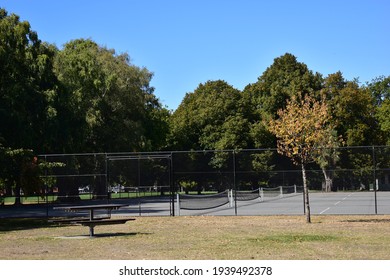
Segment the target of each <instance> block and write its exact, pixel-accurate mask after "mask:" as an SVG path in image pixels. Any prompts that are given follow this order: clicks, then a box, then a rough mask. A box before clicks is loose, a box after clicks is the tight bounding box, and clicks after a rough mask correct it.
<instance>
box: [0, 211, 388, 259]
mask: <svg viewBox="0 0 390 280" xmlns="http://www.w3.org/2000/svg"><path fill="white" fill-rule="evenodd" d="M389 229H390V216H313V223H312V224H306V222H305V218H304V217H303V216H256V217H249V216H244V217H242V216H240V217H209V216H198V217H193V216H192V217H137V218H136V221H133V222H128V223H126V224H124V225H114V226H98V227H96V228H95V233H96V234H97V237H95V238H88V237H87V235H88V228H86V227H82V226H56V225H53V224H48V223H46V222H45V221H43V220H32V219H3V220H0V259H3V260H5V259H14V260H16V259H74V260H77V259H90V260H94V259H102V260H105V259H112V260H119V259H133V260H136V259H137V260H138V259H152V260H157V259H179V260H187V259H190V260H197V259H198V260H203V259H218V260H223V259H231V260H234V259H241V260H242V259H266V260H277V259H285V260H290V259H298V260H303V259H309V260H316V259H320V260H327V259H331V260H332V259H347V260H361V259H363V260H366V259H375V260H383V259H385V260H390V230H389Z"/></svg>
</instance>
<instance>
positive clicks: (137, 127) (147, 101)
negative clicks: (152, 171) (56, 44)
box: [55, 39, 169, 151]
mask: <svg viewBox="0 0 390 280" xmlns="http://www.w3.org/2000/svg"><path fill="white" fill-rule="evenodd" d="M55 69H56V73H57V75H58V79H59V80H60V82H61V83H62V84H63V86H64V88H65V95H66V97H67V98H66V100H67V102H68V104H69V106H70V108H72V111H71V112H70V115H69V116H68V117H67V116H63V117H64V119H65V120H66V121H67V123H66V125H65V128H66V129H67V130H68V131H70V132H71V135H73V137H72V139H71V140H72V141H71V142H72V147H73V150H76V151H142V150H151V149H158V148H160V147H161V146H163V145H164V140H165V135H166V133H167V131H168V123H167V118H169V112H168V110H166V109H165V108H163V107H162V105H161V104H160V102H159V100H158V99H157V98H156V96H155V95H154V94H153V91H154V89H153V88H152V87H151V86H150V80H151V78H152V76H153V75H152V73H151V72H149V71H148V70H147V69H146V68H140V67H137V66H135V65H132V64H131V63H130V57H129V55H128V54H126V53H124V54H119V55H118V54H116V53H115V51H114V50H110V49H107V48H105V47H101V46H99V45H98V44H97V43H95V42H93V41H92V40H89V39H87V40H85V39H78V40H73V41H70V42H69V43H67V44H66V45H65V46H64V48H63V50H61V51H60V52H59V53H58V55H57V58H56V64H55ZM75 124H77V125H75ZM74 127H75V128H74Z"/></svg>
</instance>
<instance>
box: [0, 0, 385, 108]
mask: <svg viewBox="0 0 390 280" xmlns="http://www.w3.org/2000/svg"><path fill="white" fill-rule="evenodd" d="M0 7H2V8H5V9H6V10H7V11H8V12H9V13H15V14H18V15H19V16H20V17H21V20H27V21H29V22H30V24H31V28H32V29H33V30H35V31H36V32H37V33H38V36H39V38H40V39H41V40H43V41H47V42H49V43H53V44H55V45H57V47H59V48H62V46H63V44H64V43H66V42H68V41H70V40H72V39H78V38H90V39H92V40H94V41H95V42H97V43H98V44H100V45H103V46H106V47H108V48H112V49H115V50H116V51H117V52H118V53H121V52H127V53H129V55H130V57H131V58H132V63H133V64H135V65H137V66H145V67H146V68H147V69H149V70H150V71H151V72H153V73H154V77H153V80H152V83H151V85H152V86H154V87H155V94H156V96H157V97H158V98H159V99H160V101H161V103H162V104H163V105H166V106H167V107H168V108H169V109H172V110H174V109H176V108H177V106H178V105H179V104H180V103H181V101H182V99H183V97H184V96H185V94H186V93H187V92H193V91H194V90H195V89H196V88H197V87H198V85H199V84H200V83H204V82H206V81H208V80H217V79H222V80H225V81H226V82H228V83H229V84H231V85H232V86H234V87H235V88H238V89H240V90H242V89H243V88H244V87H245V86H246V85H248V84H249V83H254V82H256V81H257V78H258V77H259V76H260V75H261V74H262V73H263V72H264V71H265V70H266V69H267V67H269V66H270V65H271V64H272V63H273V60H274V59H275V58H276V57H279V56H281V55H283V54H285V53H286V52H289V53H292V54H293V55H295V56H296V57H297V58H298V61H300V62H303V63H305V64H307V66H308V67H309V69H310V70H312V71H314V72H319V73H321V74H323V75H324V76H327V75H328V74H330V73H334V72H336V71H341V72H342V73H343V74H344V77H345V78H346V79H348V80H351V79H354V78H359V81H360V82H362V83H364V82H367V81H371V80H372V79H373V78H375V77H377V76H380V75H385V76H389V75H390V16H389V15H390V1H388V0H365V1H359V0H294V1H287V0H272V1H271V0H264V1H263V0H257V1H256V0H237V1H233V0H181V1H180V0H111V1H106V0H105V1H99V0H0Z"/></svg>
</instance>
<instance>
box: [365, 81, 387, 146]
mask: <svg viewBox="0 0 390 280" xmlns="http://www.w3.org/2000/svg"><path fill="white" fill-rule="evenodd" d="M367 88H368V90H369V91H370V92H371V96H372V97H373V98H374V100H375V103H376V119H377V121H378V125H379V128H380V131H381V132H382V137H383V138H382V140H381V144H382V145H390V76H388V77H385V76H381V77H377V78H375V79H374V80H372V82H371V83H369V84H368V85H367Z"/></svg>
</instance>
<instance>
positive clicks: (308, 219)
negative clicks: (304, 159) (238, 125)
mask: <svg viewBox="0 0 390 280" xmlns="http://www.w3.org/2000/svg"><path fill="white" fill-rule="evenodd" d="M301 167H302V179H303V195H304V198H305V214H306V222H307V223H311V217H310V202H309V190H308V188H307V180H306V169H305V165H304V164H303V163H302V164H301Z"/></svg>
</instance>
